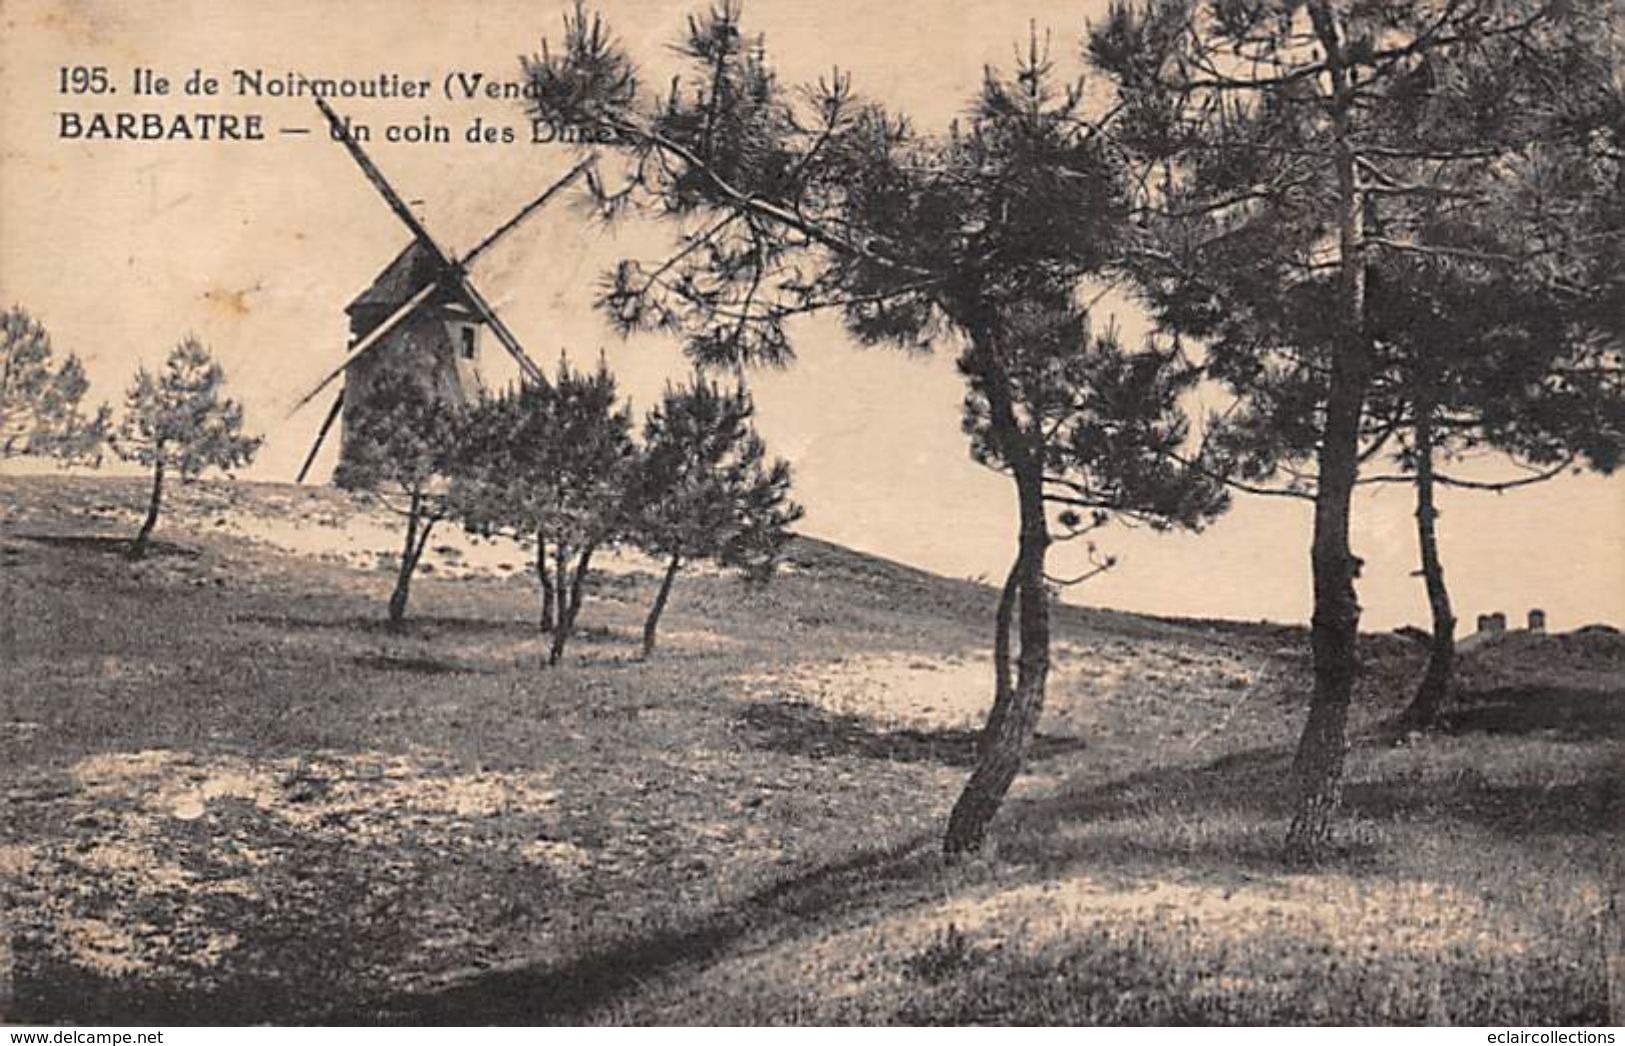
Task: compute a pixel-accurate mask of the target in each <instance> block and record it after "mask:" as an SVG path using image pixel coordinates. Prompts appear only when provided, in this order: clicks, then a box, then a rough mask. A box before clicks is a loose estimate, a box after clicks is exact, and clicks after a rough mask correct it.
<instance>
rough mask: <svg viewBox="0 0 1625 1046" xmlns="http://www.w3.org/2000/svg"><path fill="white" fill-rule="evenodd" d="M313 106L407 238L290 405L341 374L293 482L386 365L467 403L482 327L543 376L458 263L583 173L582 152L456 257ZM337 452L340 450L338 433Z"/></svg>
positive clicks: (477, 384)
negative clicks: (319, 370)
mask: <svg viewBox="0 0 1625 1046" xmlns="http://www.w3.org/2000/svg"><path fill="white" fill-rule="evenodd" d="M316 105H317V106H318V107H320V109H321V111H322V115H323V116H324V117H326V118H327V122H328V124H329V126H331V127H332V128H333V136H334V137H335V138H337V139H338V140H339V141H341V142H343V143H344V147H345V149H346V150H347V151H348V152H349V154H350V157H351V158H352V159H353V160H355V162H356V165H357V166H358V167H360V168H361V172H362V173H363V174H364V175H366V177H367V181H368V182H370V183H371V184H372V186H373V188H374V189H376V190H378V194H379V195H380V196H382V197H383V199H384V203H386V204H387V205H388V206H389V209H390V210H391V211H393V212H394V213H395V216H396V217H397V218H399V219H400V220H401V223H402V224H403V225H405V226H406V228H407V231H409V232H410V233H411V234H412V240H411V242H410V243H408V244H407V245H406V247H405V249H403V250H402V251H401V252H400V253H399V254H397V255H396V256H395V259H394V261H392V262H390V263H389V264H388V265H387V266H385V267H384V270H383V271H382V272H380V273H379V274H378V277H377V278H376V279H375V280H373V282H372V285H371V286H369V287H368V288H367V289H366V290H364V291H362V292H361V293H360V294H359V295H357V296H356V297H355V299H354V300H353V301H351V302H350V304H349V305H348V306H347V307H346V308H345V312H346V313H347V314H348V315H349V318H350V349H349V354H348V355H347V356H346V357H345V359H344V362H343V363H341V364H339V365H338V366H337V367H335V368H334V369H333V370H332V371H330V372H329V373H328V374H327V376H326V377H324V378H323V379H322V380H321V381H320V382H319V383H317V385H316V387H315V388H313V389H311V390H310V391H309V392H308V393H306V394H305V395H304V396H302V397H301V398H300V399H299V402H298V403H296V404H294V408H293V410H294V412H297V411H299V410H300V409H302V408H303V407H304V406H305V405H306V404H308V403H310V402H311V401H312V400H313V399H315V398H316V397H317V396H318V395H320V394H321V392H322V391H323V390H324V389H326V388H327V387H328V386H330V385H332V384H333V383H334V382H335V381H338V380H339V379H340V378H342V379H343V380H344V383H343V384H342V385H341V386H340V387H339V391H338V394H337V395H336V396H335V397H334V399H333V405H332V406H331V407H330V408H329V409H328V412H327V416H326V418H325V419H324V420H323V422H322V425H321V428H320V429H319V430H318V431H317V433H316V441H315V443H314V444H312V446H311V448H310V453H309V454H307V455H306V456H305V463H304V465H303V466H302V467H301V468H300V469H299V478H298V482H300V483H303V482H304V480H305V476H306V475H307V474H308V473H309V472H310V467H311V465H312V464H314V463H315V461H316V455H317V453H318V452H319V451H320V450H321V448H322V443H323V441H324V440H326V439H327V434H328V432H329V431H330V430H331V429H332V427H333V423H334V422H335V421H338V420H340V419H341V418H344V419H354V418H356V417H359V416H361V415H362V414H364V413H365V411H366V410H367V408H368V393H369V391H370V389H371V387H372V384H373V382H374V380H376V378H377V376H378V375H379V374H380V373H383V372H384V371H386V370H387V371H391V372H399V371H402V370H404V371H406V372H408V373H410V374H412V375H413V376H415V377H416V378H417V380H419V381H421V382H422V383H423V384H424V386H425V388H427V389H429V390H430V391H432V392H433V393H434V394H435V395H437V396H440V397H442V398H444V399H446V400H448V401H451V402H457V403H463V402H467V401H468V400H470V399H472V398H474V397H476V396H478V394H479V392H480V391H481V390H482V389H483V388H484V381H483V378H482V372H481V367H480V353H481V348H482V345H481V342H482V340H483V333H484V332H485V331H486V330H489V331H490V333H491V334H492V335H493V336H494V337H495V338H496V340H497V342H498V343H499V344H500V345H501V346H502V348H503V349H504V350H506V351H507V353H508V354H509V355H510V356H512V357H513V359H514V362H516V363H517V364H518V365H519V372H520V374H521V375H522V376H523V378H524V379H525V380H527V381H546V380H547V379H546V378H545V377H544V376H543V374H542V370H541V368H540V367H538V366H537V365H536V363H535V361H533V360H532V359H531V358H530V357H529V356H528V355H526V354H525V350H524V348H523V347H521V346H520V344H519V339H517V338H515V337H514V335H513V332H512V331H510V330H509V329H508V327H507V325H506V324H504V323H503V322H502V320H501V319H500V318H499V317H498V316H497V314H496V312H495V311H493V310H492V308H491V305H490V303H489V302H487V301H486V300H485V298H484V296H483V295H481V294H480V292H479V290H478V289H477V288H476V287H475V286H474V284H473V283H472V282H471V281H470V280H469V278H468V271H467V270H468V266H469V265H471V264H472V263H473V262H474V260H475V259H476V258H478V257H479V256H480V255H482V254H484V253H485V252H486V251H488V250H490V249H491V248H492V247H493V246H495V245H496V243H497V241H499V240H500V239H502V238H503V237H504V236H506V235H508V234H509V233H510V232H512V231H513V230H515V229H517V228H518V227H519V226H520V224H521V223H523V222H524V221H525V219H527V218H529V217H530V216H531V215H532V214H534V213H536V212H537V211H538V210H540V209H541V208H542V207H544V206H545V205H546V204H547V202H548V201H549V200H551V199H552V198H553V197H554V196H555V195H557V194H558V193H559V192H561V191H563V190H564V189H565V187H566V186H568V185H569V184H570V183H571V182H573V181H575V180H576V179H577V178H579V177H581V176H582V175H584V174H587V172H588V169H589V168H590V167H591V166H592V162H593V161H592V159H591V158H588V159H586V160H583V161H581V162H580V163H578V164H576V166H575V167H573V168H572V169H571V170H570V171H569V172H568V173H567V174H565V176H564V177H563V178H560V179H559V180H558V181H556V182H554V183H553V184H552V185H550V186H549V187H548V188H547V189H546V191H544V192H543V193H542V194H541V195H540V196H538V197H537V198H536V199H534V200H532V201H531V202H530V203H528V204H526V205H525V206H524V207H522V208H520V210H519V212H518V213H517V214H515V215H514V216H513V217H512V218H510V219H508V220H507V221H506V222H503V223H502V224H501V225H499V226H497V227H496V228H495V229H493V230H492V231H491V233H490V234H489V235H487V236H486V237H485V239H483V240H481V241H480V242H479V243H478V244H477V245H476V246H475V247H474V249H473V250H471V251H469V252H468V253H467V254H466V255H464V256H463V257H462V258H461V259H456V258H454V257H453V256H452V255H451V254H449V253H447V252H446V251H445V250H443V249H442V248H441V247H440V245H439V244H438V243H436V242H435V240H434V237H432V236H430V235H429V230H428V229H426V228H424V226H423V223H422V222H420V221H418V218H417V215H415V214H413V213H412V210H411V208H410V207H408V206H407V205H406V201H405V200H403V199H402V198H401V196H400V194H399V193H397V192H396V191H395V189H394V187H393V186H391V185H390V184H389V182H388V181H387V180H386V179H385V178H384V176H383V173H382V172H381V171H379V170H378V168H377V166H376V165H374V164H373V162H372V160H371V158H370V157H368V156H367V154H366V152H365V151H364V150H363V149H362V148H361V145H360V144H359V143H358V142H356V141H355V139H354V138H352V137H351V136H350V134H349V132H348V130H347V129H346V126H345V124H344V122H343V121H342V120H340V119H339V116H338V114H337V113H335V112H334V111H333V109H332V107H331V106H329V105H328V104H327V102H326V101H325V100H324V99H322V98H320V97H318V98H317V99H316ZM347 427H348V426H346V428H347ZM339 452H340V454H341V455H342V454H343V453H344V445H343V441H342V436H341V442H340V451H339Z"/></svg>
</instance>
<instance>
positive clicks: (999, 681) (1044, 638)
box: [942, 324, 1050, 857]
mask: <svg viewBox="0 0 1625 1046" xmlns="http://www.w3.org/2000/svg"><path fill="white" fill-rule="evenodd" d="M972 339H973V347H972V353H973V360H974V362H975V365H976V366H977V367H978V368H979V369H980V377H981V379H982V386H983V391H984V393H985V394H986V396H987V401H988V409H989V419H990V421H991V422H992V434H993V436H994V439H995V440H996V442H997V445H998V447H999V450H1000V456H1001V457H1003V458H1004V460H1005V462H1006V463H1007V464H1008V465H1009V467H1010V471H1011V474H1012V476H1013V477H1014V479H1015V483H1016V502H1017V506H1018V508H1019V510H1020V514H1021V530H1020V537H1019V543H1018V549H1017V555H1016V562H1015V565H1014V566H1013V567H1012V568H1011V575H1010V577H1009V578H1007V579H1006V580H1005V587H1004V590H1003V592H1001V593H1000V599H999V609H998V616H997V618H996V619H995V622H994V637H993V638H994V642H993V648H994V649H993V653H994V670H995V675H996V678H995V680H994V693H993V698H994V699H993V709H992V711H991V712H989V713H988V717H987V725H986V726H984V727H983V728H982V736H981V739H980V740H979V742H978V744H977V751H976V767H975V769H974V770H972V771H971V776H970V780H969V781H967V782H965V788H964V790H963V791H962V792H960V794H959V799H958V800H957V801H956V802H955V803H954V808H953V812H952V813H951V814H950V815H949V817H948V829H947V831H946V832H945V833H944V835H943V839H942V849H943V853H945V854H947V855H948V856H949V857H953V856H956V855H958V854H963V853H973V852H975V851H977V850H980V849H981V848H982V845H983V843H984V842H986V840H987V830H988V826H989V825H991V824H992V822H993V818H994V816H995V815H997V814H998V812H999V806H1000V805H1001V804H1002V803H1003V802H1004V797H1005V794H1006V793H1007V792H1009V791H1010V786H1011V784H1013V783H1014V782H1015V779H1016V775H1017V774H1018V773H1020V772H1021V767H1022V763H1023V762H1024V761H1025V760H1026V757H1027V749H1028V747H1029V745H1030V744H1031V743H1032V739H1033V734H1034V733H1036V732H1037V730H1038V719H1039V716H1040V715H1041V714H1042V713H1043V710H1044V684H1045V681H1046V680H1047V678H1048V676H1049V590H1048V589H1047V588H1046V587H1045V584H1044V559H1045V557H1046V555H1048V552H1049V544H1050V535H1049V519H1048V516H1047V515H1046V512H1045V506H1044V457H1043V446H1042V443H1041V442H1040V440H1041V438H1042V437H1037V438H1034V437H1032V436H1030V435H1029V434H1028V433H1026V432H1024V431H1023V429H1022V426H1021V422H1020V419H1019V418H1018V417H1017V416H1016V412H1015V406H1014V404H1013V403H1012V402H1011V397H1010V384H1009V378H1008V376H1007V375H1006V374H1005V373H1004V368H1003V366H1002V364H1001V361H1000V359H999V356H998V347H997V344H996V343H995V339H994V337H993V331H992V328H991V325H985V324H984V325H982V326H981V327H980V329H975V328H973V329H972ZM1012 602H1014V603H1015V609H1016V612H1017V613H1018V615H1019V618H1018V620H1019V624H1018V631H1019V636H1020V641H1021V649H1020V651H1019V653H1018V654H1017V657H1016V682H1015V687H1014V688H1013V689H1012V688H1011V687H1010V685H1009V634H1010V633H1009V620H1010V614H1011V609H1010V604H1011V603H1012Z"/></svg>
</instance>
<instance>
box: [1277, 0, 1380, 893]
mask: <svg viewBox="0 0 1625 1046" xmlns="http://www.w3.org/2000/svg"><path fill="white" fill-rule="evenodd" d="M1309 15H1310V19H1311V22H1312V24H1313V25H1314V29H1315V34H1316V36H1317V37H1318V38H1319V39H1320V42H1321V45H1322V47H1323V48H1324V50H1325V53H1326V66H1327V72H1328V74H1329V76H1330V79H1331V83H1332V91H1333V98H1332V103H1333V108H1332V118H1333V123H1334V125H1335V133H1336V138H1337V140H1336V144H1335V153H1334V158H1333V167H1334V169H1335V173H1336V176H1337V191H1338V203H1339V213H1338V252H1339V261H1340V265H1341V270H1342V271H1341V273H1340V278H1341V287H1340V292H1341V297H1342V317H1341V318H1342V323H1343V330H1342V332H1341V337H1340V338H1339V339H1338V342H1337V344H1336V345H1335V346H1334V347H1333V352H1334V355H1333V358H1332V367H1331V377H1330V380H1329V382H1328V384H1327V389H1326V416H1325V422H1324V431H1323V432H1322V433H1321V441H1320V451H1319V454H1318V458H1317V468H1318V474H1317V482H1316V491H1315V523H1314V538H1313V542H1312V545H1311V548H1310V564H1311V567H1312V570H1313V574H1314V598H1315V609H1314V617H1313V618H1312V620H1311V622H1310V631H1309V636H1310V645H1311V647H1312V649H1313V652H1314V671H1315V690H1314V695H1313V697H1312V698H1311V700H1310V705H1309V715H1308V718H1307V719H1306V720H1305V722H1304V726H1303V735H1302V737H1301V738H1300V739H1299V742H1298V750H1297V754H1296V755H1295V757H1294V758H1293V761H1292V779H1293V784H1294V786H1295V791H1296V793H1297V795H1296V809H1295V811H1294V814H1293V818H1292V824H1291V826H1290V827H1289V828H1288V830H1287V837H1286V855H1287V859H1288V860H1289V861H1293V862H1296V863H1300V864H1313V863H1316V862H1318V861H1319V860H1320V859H1321V857H1322V856H1323V854H1324V852H1325V849H1326V846H1327V845H1328V844H1329V843H1330V841H1331V836H1332V821H1333V818H1334V817H1335V815H1336V813H1337V810H1338V808H1339V807H1340V806H1341V805H1342V801H1343V765H1344V761H1345V759H1346V757H1347V755H1348V747H1349V742H1348V710H1349V700H1350V698H1351V696H1352V695H1353V691H1354V679H1355V675H1356V674H1357V673H1358V671H1359V638H1360V602H1359V599H1358V598H1357V597H1356V595H1355V591H1354V580H1355V578H1356V577H1358V576H1359V572H1360V561H1359V560H1358V559H1357V558H1356V557H1355V555H1354V552H1353V550H1352V549H1351V548H1350V545H1349V517H1350V511H1351V506H1352V502H1353V498H1354V485H1355V481H1356V480H1357V479H1358V478H1359V471H1360V454H1359V450H1360V417H1361V414H1362V413H1363V412H1364V408H1365V393H1366V385H1367V383H1368V381H1369V369H1370V364H1369V360H1368V356H1369V352H1368V346H1367V344H1366V335H1365V311H1366V309H1365V295H1366V263H1365V257H1364V247H1365V229H1364V207H1365V203H1364V201H1363V200H1362V199H1361V196H1360V191H1359V185H1358V181H1357V179H1356V178H1355V171H1354V162H1355V158H1354V153H1353V150H1352V147H1351V145H1350V141H1349V139H1350V137H1351V130H1350V126H1349V109H1350V107H1351V106H1352V105H1353V87H1352V85H1351V82H1350V79H1349V75H1348V70H1347V68H1346V66H1345V64H1344V59H1343V55H1342V39H1341V30H1340V28H1339V26H1338V25H1337V16H1336V14H1335V13H1334V11H1333V10H1332V8H1331V5H1330V4H1329V3H1328V2H1327V0H1315V2H1313V3H1311V4H1310V6H1309Z"/></svg>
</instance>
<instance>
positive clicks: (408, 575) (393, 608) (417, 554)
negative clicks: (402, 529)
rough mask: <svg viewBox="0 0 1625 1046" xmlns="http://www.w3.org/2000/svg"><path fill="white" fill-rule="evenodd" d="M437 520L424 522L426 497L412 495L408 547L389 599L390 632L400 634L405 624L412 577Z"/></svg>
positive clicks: (407, 522) (406, 545)
mask: <svg viewBox="0 0 1625 1046" xmlns="http://www.w3.org/2000/svg"><path fill="white" fill-rule="evenodd" d="M433 526H434V520H432V519H424V518H423V495H422V494H419V493H413V495H412V505H411V508H410V509H409V510H408V512H407V516H406V543H405V544H404V545H403V546H402V547H401V569H400V572H399V573H397V574H396V575H395V591H393V592H391V593H390V595H389V629H390V631H392V632H399V631H400V630H401V629H402V628H403V627H404V626H405V623H406V602H407V600H408V599H409V598H411V595H412V575H413V574H414V573H416V572H417V569H418V560H419V559H420V558H421V557H422V555H423V548H424V546H425V545H427V544H428V543H429V530H430V529H431V528H432V527H433Z"/></svg>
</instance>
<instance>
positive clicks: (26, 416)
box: [0, 306, 110, 461]
mask: <svg viewBox="0 0 1625 1046" xmlns="http://www.w3.org/2000/svg"><path fill="white" fill-rule="evenodd" d="M89 388H90V382H89V381H88V380H86V378H85V368H84V364H82V363H80V362H79V357H77V356H73V355H69V356H68V357H67V358H66V359H64V360H63V361H62V362H61V363H60V364H58V363H56V362H55V360H54V359H53V358H52V352H51V336H50V335H49V334H48V333H46V330H45V327H44V326H43V325H42V324H40V322H39V321H38V320H36V319H34V318H33V317H32V316H30V315H29V314H28V313H27V312H25V311H24V310H23V309H22V308H21V307H20V306H13V307H11V308H9V309H7V310H6V311H5V312H0V458H9V457H11V456H13V455H16V454H42V455H49V456H51V457H55V458H60V459H62V460H64V461H80V460H84V459H88V458H96V459H98V460H99V457H100V455H99V453H98V451H99V450H100V448H101V445H102V443H103V442H104V441H105V440H106V438H107V430H108V425H109V416H110V411H109V409H108V407H107V405H106V404H105V403H104V404H102V405H101V406H100V407H98V408H97V409H96V411H95V413H94V414H92V415H90V416H88V417H87V416H86V415H85V413H84V412H83V410H82V404H83V402H84V398H85V393H86V392H87V391H88V390H89Z"/></svg>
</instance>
